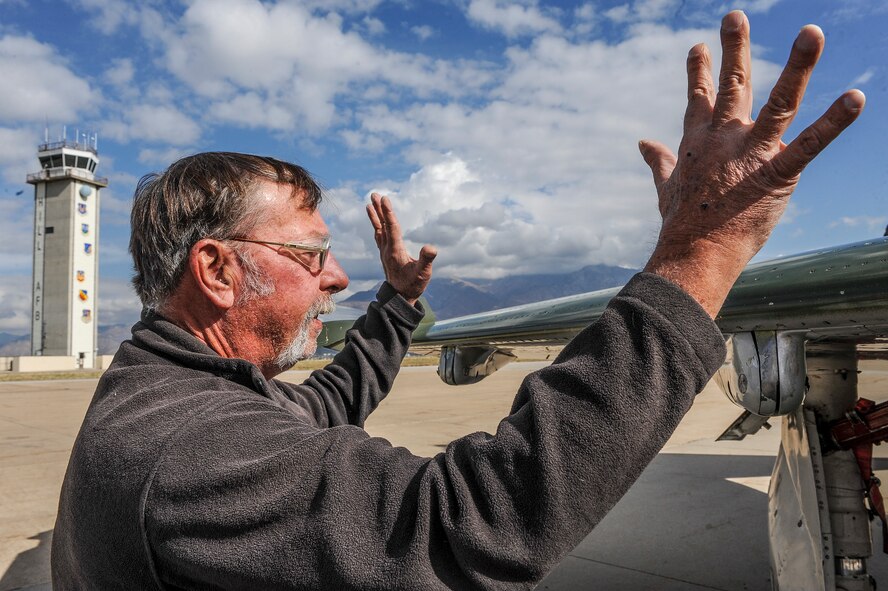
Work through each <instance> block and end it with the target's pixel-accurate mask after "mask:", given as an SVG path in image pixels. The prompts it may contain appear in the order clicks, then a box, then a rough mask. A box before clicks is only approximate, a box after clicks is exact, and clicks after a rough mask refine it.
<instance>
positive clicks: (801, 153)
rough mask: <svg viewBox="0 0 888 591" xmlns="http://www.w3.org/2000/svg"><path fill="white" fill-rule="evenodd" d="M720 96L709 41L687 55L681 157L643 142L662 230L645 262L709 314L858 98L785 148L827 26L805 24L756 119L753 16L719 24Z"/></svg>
mask: <svg viewBox="0 0 888 591" xmlns="http://www.w3.org/2000/svg"><path fill="white" fill-rule="evenodd" d="M721 43H722V64H721V73H720V75H719V85H718V93H717V94H716V92H715V89H714V85H713V81H712V77H711V75H710V57H709V52H708V50H707V49H706V46H705V45H702V44H701V45H697V46H695V47H693V48H692V49H691V51H690V54H689V55H688V107H687V110H686V112H685V120H684V136H683V138H682V140H681V144H680V146H679V152H678V156H676V155H674V154H673V153H672V152H671V151H670V150H669V149H668V148H667V147H666V146H664V145H663V144H660V143H658V142H652V141H642V142H640V143H639V148H640V150H641V153H642V156H643V157H644V159H645V161H646V162H647V163H648V165H649V166H650V167H651V171H652V172H653V175H654V184H655V185H656V187H657V193H658V196H659V207H660V213H661V215H662V216H663V226H662V228H661V230H660V236H659V239H658V242H657V247H656V249H655V250H654V253H653V254H652V255H651V259H650V261H649V262H648V264H647V266H646V267H645V270H646V271H650V272H654V273H658V274H660V275H662V276H664V277H666V278H667V279H670V280H671V281H673V282H675V283H677V284H678V285H679V286H681V287H682V288H684V289H685V291H687V292H688V293H689V294H691V295H692V296H693V297H695V298H696V299H697V301H699V302H700V303H701V305H702V306H703V308H704V309H705V310H706V311H707V312H709V314H710V315H711V316H713V317H714V316H715V315H716V314H717V313H718V310H719V308H721V305H722V303H723V302H724V299H725V297H726V296H727V293H728V291H729V290H730V288H731V286H732V284H733V283H734V280H735V279H736V278H737V276H738V275H739V273H740V271H741V270H742V269H743V267H744V266H745V265H746V263H747V262H749V259H751V258H752V256H753V255H755V253H756V252H758V250H759V249H760V248H761V247H762V245H763V244H764V243H765V241H766V240H767V239H768V236H770V234H771V231H772V230H773V229H774V226H775V225H776V224H777V221H778V220H779V219H780V216H781V214H782V213H783V211H784V210H785V209H786V205H787V203H788V201H789V196H790V195H791V194H792V192H793V190H794V189H795V187H796V184H797V183H798V180H799V175H800V174H801V172H802V170H803V169H804V168H805V166H806V165H807V164H808V163H809V162H811V160H813V159H814V158H815V157H816V156H817V155H818V154H819V153H820V152H821V151H822V150H823V149H824V148H825V147H826V146H827V145H828V144H829V143H830V142H831V141H832V140H833V139H835V138H836V137H837V136H838V135H839V134H840V133H841V132H842V131H843V130H844V129H845V128H846V127H848V125H850V124H851V123H852V122H853V121H854V120H855V119H856V118H857V116H858V115H859V114H860V112H861V110H862V109H863V104H864V96H863V93H861V92H860V91H858V90H850V91H848V92H846V93H844V94H843V95H842V96H841V97H839V99H838V100H837V101H836V102H835V103H833V104H832V106H830V107H829V109H827V111H826V112H825V113H824V114H823V115H822V116H821V117H820V118H819V119H818V120H817V121H815V122H814V123H813V124H811V125H810V126H809V127H808V128H807V129H805V130H804V131H803V132H802V133H801V134H799V136H798V137H797V138H795V139H794V140H793V141H792V142H790V143H789V144H788V145H787V144H784V143H783V141H782V140H781V137H782V136H783V134H784V133H785V132H786V130H787V128H788V127H789V125H790V123H791V122H792V120H793V118H794V117H795V115H796V113H797V112H798V108H799V105H800V104H801V101H802V96H803V95H804V93H805V87H806V86H807V84H808V79H809V78H810V76H811V71H812V70H813V69H814V65H815V64H816V63H817V60H818V58H819V57H820V53H821V52H822V51H823V45H824V39H823V32H822V31H821V30H820V29H819V28H818V27H816V26H813V25H808V26H805V27H803V28H802V30H801V31H800V32H799V35H798V37H797V38H796V40H795V43H794V44H793V47H792V50H791V52H790V55H789V60H788V62H787V64H786V67H785V68H784V70H783V73H782V74H781V75H780V78H779V79H778V80H777V84H776V85H775V86H774V89H773V90H772V91H771V96H770V97H769V99H768V102H767V103H766V104H765V105H764V107H762V109H761V112H760V113H759V117H758V119H757V120H756V121H753V120H752V118H751V110H752V84H751V78H750V74H751V72H750V62H751V58H750V44H749V22H748V21H747V19H746V16H745V15H744V14H743V13H742V12H740V11H734V12H731V13H729V14H728V15H727V16H725V18H724V19H723V20H722V28H721Z"/></svg>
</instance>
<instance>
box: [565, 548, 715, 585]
mask: <svg viewBox="0 0 888 591" xmlns="http://www.w3.org/2000/svg"><path fill="white" fill-rule="evenodd" d="M569 556H571V557H573V558H578V559H580V560H585V561H586V562H594V563H596V564H603V565H605V566H612V567H614V568H619V569H622V570H629V571H632V572H636V573H641V574H643V575H650V576H652V577H657V578H660V579H668V580H670V581H675V582H677V583H684V584H686V585H693V586H694V587H698V588H700V589H710V590H711V591H732V590H731V589H725V588H723V587H712V586H710V585H703V584H701V583H695V582H693V581H688V580H686V579H679V578H677V577H670V576H668V575H661V574H658V573H653V572H650V571H646V570H642V569H640V568H632V567H629V566H623V565H621V564H614V563H612V562H605V561H604V560H595V559H594V558H586V557H585V556H578V555H576V554H570V555H569Z"/></svg>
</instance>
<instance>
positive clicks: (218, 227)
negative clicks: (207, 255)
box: [129, 152, 322, 309]
mask: <svg viewBox="0 0 888 591" xmlns="http://www.w3.org/2000/svg"><path fill="white" fill-rule="evenodd" d="M264 180H268V181H272V182H275V183H281V184H287V185H291V186H292V188H293V193H292V196H293V199H299V200H300V201H301V207H304V208H306V209H308V210H310V211H314V210H315V209H317V207H318V205H319V204H320V202H321V198H322V192H321V188H320V187H319V186H318V184H317V183H316V182H315V180H314V179H313V178H312V177H311V175H310V174H309V173H308V171H306V170H305V169H304V168H302V167H301V166H297V165H295V164H290V163H288V162H283V161H280V160H276V159H274V158H269V157H265V156H253V155H250V154H238V153H234V152H205V153H202V154H195V155H193V156H187V157H185V158H182V159H181V160H178V161H177V162H174V163H173V164H172V165H170V167H169V168H167V169H166V171H164V172H163V173H161V174H157V173H153V174H149V175H146V176H144V177H142V180H140V181H139V185H138V186H137V187H136V192H135V195H134V197H133V210H132V214H131V216H130V224H131V234H130V244H129V251H130V254H132V256H133V263H134V265H135V275H134V276H133V286H134V287H135V289H136V293H137V294H138V295H139V299H141V300H142V305H144V306H145V307H146V308H149V309H159V308H162V307H163V305H164V303H165V302H166V300H167V299H168V298H169V297H170V295H172V294H173V292H174V291H175V290H176V288H177V287H178V285H179V282H180V281H181V279H182V275H183V273H184V272H185V268H186V266H187V264H188V254H189V252H190V250H191V247H192V246H193V245H194V244H195V243H196V242H197V241H198V240H201V239H203V238H214V239H216V240H225V239H227V238H233V237H240V236H249V235H250V233H251V232H252V231H253V229H254V228H256V227H257V226H259V225H261V224H263V223H264V222H266V221H267V220H265V219H264V218H265V216H267V215H269V213H270V212H266V211H265V210H263V209H259V208H257V207H256V205H254V204H253V203H252V202H251V198H250V195H251V193H252V192H253V190H254V189H255V186H256V184H257V182H259V181H264ZM237 252H238V257H239V261H240V262H241V263H243V262H244V258H245V256H244V255H247V253H245V252H241V251H239V250H238V251H237ZM252 267H253V266H251V265H250V261H248V262H247V264H246V265H245V269H244V270H245V273H246V275H247V279H248V284H247V287H248V289H251V288H255V287H256V286H254V285H251V284H250V283H249V282H250V281H253V283H255V282H256V281H257V280H258V278H257V276H256V270H255V269H254V268H252ZM251 274H252V276H251ZM257 285H259V286H260V290H261V282H260V283H259V284H257Z"/></svg>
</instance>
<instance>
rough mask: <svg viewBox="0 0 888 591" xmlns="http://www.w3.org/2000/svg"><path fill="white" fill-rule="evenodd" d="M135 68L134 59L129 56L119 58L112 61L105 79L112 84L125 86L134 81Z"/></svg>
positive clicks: (106, 71)
mask: <svg viewBox="0 0 888 591" xmlns="http://www.w3.org/2000/svg"><path fill="white" fill-rule="evenodd" d="M134 75H135V68H134V67H133V60H131V59H129V58H119V59H115V60H112V61H111V67H110V68H108V69H107V70H105V79H107V80H108V82H110V83H111V84H112V85H114V86H118V87H124V86H127V85H128V84H130V83H131V82H132V81H133V76H134Z"/></svg>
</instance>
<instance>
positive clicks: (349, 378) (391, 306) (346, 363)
mask: <svg viewBox="0 0 888 591" xmlns="http://www.w3.org/2000/svg"><path fill="white" fill-rule="evenodd" d="M423 316H424V311H423V309H422V305H421V304H418V305H417V306H411V305H410V304H409V303H408V302H407V300H405V299H404V298H403V297H401V296H400V295H399V294H398V293H397V292H396V291H395V289H394V288H393V287H392V286H391V285H389V283H388V282H384V283H383V284H382V286H381V287H380V288H379V291H378V292H377V294H376V301H375V302H373V303H371V304H370V306H369V308H368V309H367V313H366V314H365V315H363V316H361V317H360V318H359V319H358V320H356V321H355V324H354V326H352V328H351V329H349V331H348V332H347V333H346V341H345V347H343V349H342V351H340V352H339V353H338V354H337V355H336V357H334V358H333V361H332V362H331V363H330V364H329V365H327V366H326V367H325V368H323V369H319V370H316V371H314V372H312V374H311V376H309V378H308V379H307V380H306V381H305V382H303V383H302V384H300V385H293V384H287V383H284V382H279V381H275V382H274V383H275V385H277V386H278V387H279V388H280V390H281V391H282V392H283V393H284V395H285V396H287V397H288V398H290V399H291V400H293V401H294V402H297V403H298V404H299V405H300V406H302V407H303V408H305V409H307V410H309V412H311V413H312V414H313V415H314V418H315V420H316V421H317V424H318V426H320V427H335V426H338V425H349V424H351V425H357V426H359V427H362V426H363V425H364V421H365V420H366V419H367V417H368V416H369V415H370V413H371V412H373V410H375V409H376V407H377V406H378V405H379V403H380V402H381V401H382V399H383V398H385V397H386V396H387V395H388V393H389V392H390V391H391V389H392V384H393V383H394V381H395V377H396V376H397V375H398V370H399V369H400V367H401V361H402V360H403V359H404V356H405V355H406V354H407V349H408V348H409V347H410V338H411V336H412V334H413V331H414V330H415V329H416V327H417V326H418V325H419V322H420V321H421V320H422V318H423Z"/></svg>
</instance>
